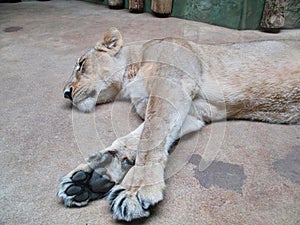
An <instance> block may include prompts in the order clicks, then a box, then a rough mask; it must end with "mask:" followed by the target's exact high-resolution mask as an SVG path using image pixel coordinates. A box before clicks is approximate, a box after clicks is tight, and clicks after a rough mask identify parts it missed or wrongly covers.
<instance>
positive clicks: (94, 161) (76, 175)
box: [57, 123, 144, 207]
mask: <svg viewBox="0 0 300 225" xmlns="http://www.w3.org/2000/svg"><path fill="white" fill-rule="evenodd" d="M143 126H144V123H143V124H141V125H140V126H139V127H138V128H137V129H136V130H134V131H132V132H131V133H130V134H128V135H126V136H124V137H121V138H118V139H117V140H115V141H114V142H113V143H112V145H111V146H110V147H108V148H106V149H104V150H102V151H98V152H95V153H94V154H92V155H90V156H89V157H88V158H87V160H86V163H84V164H81V165H79V166H78V167H77V168H75V169H74V170H72V171H71V172H70V173H68V174H67V175H66V176H64V177H63V178H61V180H60V190H59V192H58V193H57V196H58V198H59V199H60V200H61V201H62V202H63V203H64V205H66V206H69V207H71V206H85V205H87V204H88V202H89V201H92V200H95V199H99V198H102V197H104V196H106V194H107V192H108V191H109V190H110V189H111V188H112V187H113V186H114V185H115V184H117V183H119V182H120V181H121V180H122V179H123V177H124V176H125V174H126V173H127V172H128V170H129V169H130V168H131V167H132V166H133V165H134V163H135V157H136V149H137V145H138V142H139V138H140V135H141V132H142V130H143Z"/></svg>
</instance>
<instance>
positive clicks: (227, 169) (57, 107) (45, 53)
mask: <svg viewBox="0 0 300 225" xmlns="http://www.w3.org/2000/svg"><path fill="white" fill-rule="evenodd" d="M112 26H115V27H118V28H119V29H120V30H121V31H122V33H123V36H124V39H125V43H132V42H134V41H140V40H147V39H151V38H160V37H165V36H176V37H184V38H187V39H190V40H193V41H195V42H201V43H224V42H237V41H245V40H265V39H294V40H299V42H300V30H285V31H282V32H281V33H279V34H264V33H261V32H259V31H242V32H241V31H235V30H229V29H225V28H220V27H215V26H211V25H207V24H202V23H196V22H191V21H185V20H180V19H175V18H166V19H159V18H155V17H153V16H151V15H150V14H139V15H134V14H130V13H128V12H127V10H121V11H112V10H109V9H107V8H105V7H104V6H101V5H95V4H90V3H85V2H79V1H50V2H37V1H36V2H35V1H31V2H22V3H17V4H0V60H1V67H0V68H1V72H0V73H1V82H0V88H1V92H0V99H1V101H0V109H1V113H0V131H1V136H0V152H1V157H0V165H1V167H2V172H1V184H0V199H1V201H0V224H43V225H44V224H51V225H53V224H78V225H80V224H81V225H85V224H89V225H94V224H95V225H99V224H115V223H117V222H116V221H114V220H113V219H112V217H111V215H110V212H109V207H108V204H107V202H106V201H105V200H99V201H95V202H92V203H90V204H89V205H88V206H87V207H84V208H71V209H70V208H65V207H64V206H62V205H61V204H59V203H58V202H57V200H56V192H57V190H58V180H59V178H60V177H61V176H63V175H65V174H66V173H67V172H69V171H70V170H71V169H73V168H74V167H75V166H77V165H78V164H79V163H81V162H83V161H84V158H85V157H86V156H88V154H89V152H93V151H95V150H97V149H101V148H103V147H104V146H107V145H110V143H111V142H112V141H113V140H114V139H115V138H116V136H119V135H122V134H124V133H126V132H128V131H129V130H131V129H133V128H135V127H136V126H137V125H138V124H139V123H140V120H139V119H138V118H137V117H136V116H135V115H134V114H133V113H132V111H131V108H130V104H128V103H126V102H119V103H114V104H106V105H101V106H98V107H97V109H96V112H95V113H94V114H82V113H78V112H77V111H76V110H72V108H71V106H70V103H69V102H68V101H67V100H65V99H63V94H62V88H63V84H64V82H65V81H66V80H67V78H68V77H69V75H70V74H71V71H72V68H73V65H74V63H75V61H76V59H77V58H78V57H79V56H81V55H82V54H83V53H84V52H85V51H86V50H88V49H89V48H91V47H92V46H93V45H94V44H95V43H96V41H98V40H99V39H100V38H101V37H102V34H103V32H104V31H105V30H106V29H108V28H110V27H112ZM124 112H125V114H124ZM124 115H125V116H124ZM213 149H217V153H218V154H214V151H213ZM203 157H204V158H205V157H208V158H209V157H212V158H213V159H214V162H213V163H212V164H211V166H210V167H209V168H208V169H206V170H205V171H202V172H201V171H200V170H199V168H200V167H201V165H202V164H200V161H201V159H202V158H203ZM167 178H168V179H167V186H168V188H167V190H166V192H165V200H164V201H163V202H161V203H160V204H159V205H158V206H157V207H155V208H154V209H153V211H152V217H151V218H149V219H146V220H143V221H138V222H135V223H133V224H138V223H142V224H168V225H171V224H251V225H253V224H286V225H287V224H291V225H294V224H300V127H299V126H286V125H271V124H265V123H258V122H248V121H228V122H222V123H215V124H212V125H209V126H207V127H205V128H204V129H203V130H202V131H201V132H197V133H194V134H191V135H189V136H187V137H184V138H183V139H182V140H180V142H179V144H178V145H177V147H176V149H175V150H174V151H173V152H172V154H171V157H170V162H169V165H168V169H167Z"/></svg>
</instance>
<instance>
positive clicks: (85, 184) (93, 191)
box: [65, 170, 115, 202]
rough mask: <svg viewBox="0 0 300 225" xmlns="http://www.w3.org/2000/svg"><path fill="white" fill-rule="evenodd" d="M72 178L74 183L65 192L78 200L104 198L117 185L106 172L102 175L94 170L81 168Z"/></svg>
mask: <svg viewBox="0 0 300 225" xmlns="http://www.w3.org/2000/svg"><path fill="white" fill-rule="evenodd" d="M102 172H105V171H102ZM102 174H104V173H102ZM71 180H72V184H71V185H70V186H69V187H68V188H67V189H66V191H65V193H66V194H67V195H68V196H74V197H73V200H74V201H76V202H84V201H86V200H96V199H99V198H103V197H104V196H105V195H106V193H107V192H108V191H109V190H110V189H111V188H112V187H113V186H114V185H115V183H114V182H112V181H110V180H109V178H108V177H107V176H106V175H105V174H104V175H101V174H100V173H97V172H96V171H94V170H93V171H91V172H85V171H82V170H80V171H78V172H76V173H74V174H73V176H72V177H71Z"/></svg>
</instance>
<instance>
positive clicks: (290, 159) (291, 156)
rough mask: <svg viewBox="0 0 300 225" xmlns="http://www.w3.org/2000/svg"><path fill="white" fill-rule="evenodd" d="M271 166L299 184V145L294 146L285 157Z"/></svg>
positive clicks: (281, 174)
mask: <svg viewBox="0 0 300 225" xmlns="http://www.w3.org/2000/svg"><path fill="white" fill-rule="evenodd" d="M273 168H274V170H275V171H276V172H277V173H278V174H279V175H280V176H282V177H285V178H287V179H289V180H290V181H292V182H294V183H297V184H300V145H298V146H295V147H294V148H293V151H291V152H289V153H288V154H287V155H286V157H285V158H283V159H279V160H277V161H276V162H274V163H273Z"/></svg>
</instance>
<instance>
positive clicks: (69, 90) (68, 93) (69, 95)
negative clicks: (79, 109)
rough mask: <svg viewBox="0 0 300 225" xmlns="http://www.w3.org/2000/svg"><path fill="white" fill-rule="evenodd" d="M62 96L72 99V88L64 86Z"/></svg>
mask: <svg viewBox="0 0 300 225" xmlns="http://www.w3.org/2000/svg"><path fill="white" fill-rule="evenodd" d="M64 97H65V98H68V99H70V100H71V101H72V88H66V89H65V90H64Z"/></svg>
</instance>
